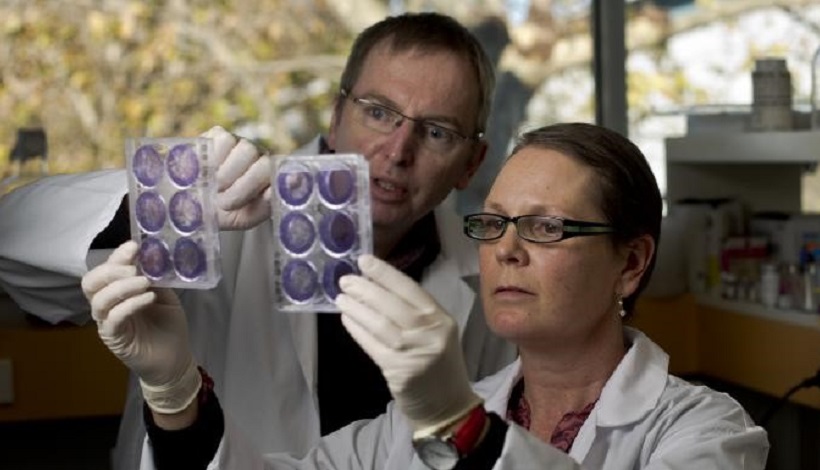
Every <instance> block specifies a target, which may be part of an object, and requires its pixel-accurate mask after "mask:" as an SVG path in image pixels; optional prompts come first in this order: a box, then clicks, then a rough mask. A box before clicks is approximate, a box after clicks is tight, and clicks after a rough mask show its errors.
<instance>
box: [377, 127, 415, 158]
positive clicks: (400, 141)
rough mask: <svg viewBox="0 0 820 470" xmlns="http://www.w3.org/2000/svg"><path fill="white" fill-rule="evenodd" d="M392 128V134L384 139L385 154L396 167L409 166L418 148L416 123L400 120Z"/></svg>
mask: <svg viewBox="0 0 820 470" xmlns="http://www.w3.org/2000/svg"><path fill="white" fill-rule="evenodd" d="M394 126H395V128H394V130H393V132H391V133H390V134H388V135H387V137H386V139H387V140H386V142H385V148H384V150H385V154H386V155H387V157H388V158H389V159H390V161H391V162H393V163H394V164H395V165H397V166H410V165H412V164H413V162H414V161H415V154H416V152H417V151H418V148H419V143H418V134H417V132H416V123H415V122H413V121H411V120H409V119H404V118H402V119H401V120H399V121H396V123H395V124H394Z"/></svg>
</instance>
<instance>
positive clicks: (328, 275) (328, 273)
mask: <svg viewBox="0 0 820 470" xmlns="http://www.w3.org/2000/svg"><path fill="white" fill-rule="evenodd" d="M355 272H356V268H354V267H353V265H352V264H351V263H350V262H348V261H345V260H340V259H332V260H330V261H328V262H327V263H325V268H324V270H323V272H322V288H323V289H324V291H325V295H327V297H328V298H329V299H330V300H335V299H336V296H337V295H339V293H340V292H341V289H339V279H341V277H342V276H344V275H346V274H353V273H355Z"/></svg>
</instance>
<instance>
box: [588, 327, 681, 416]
mask: <svg viewBox="0 0 820 470" xmlns="http://www.w3.org/2000/svg"><path fill="white" fill-rule="evenodd" d="M624 340H625V341H626V342H627V344H631V345H632V346H631V347H630V348H629V350H628V351H627V352H626V355H625V356H624V358H623V359H622V360H621V362H620V364H618V367H616V368H615V371H614V372H613V373H612V376H611V377H610V378H609V380H608V381H607V383H606V384H605V385H604V388H603V390H601V397H600V398H599V399H598V404H597V405H596V408H597V410H596V411H595V413H594V415H595V417H596V424H597V425H598V426H602V427H614V426H624V425H627V424H630V423H633V422H635V421H638V420H639V419H641V418H642V417H644V416H645V415H646V414H647V413H649V411H651V410H652V409H653V408H655V406H656V405H657V403H658V400H659V399H660V397H661V394H662V393H663V390H664V388H665V387H666V381H667V378H668V376H669V356H668V355H667V354H666V353H665V352H664V351H663V350H662V349H661V348H660V347H659V346H658V345H656V344H655V343H653V342H652V341H651V340H650V339H649V338H647V337H646V335H644V334H643V333H641V332H640V331H638V330H636V329H634V328H629V327H625V328H624Z"/></svg>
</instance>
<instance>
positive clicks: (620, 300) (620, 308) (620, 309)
mask: <svg viewBox="0 0 820 470" xmlns="http://www.w3.org/2000/svg"><path fill="white" fill-rule="evenodd" d="M618 315H620V316H621V318H623V317H625V316H626V310H624V299H623V298H622V297H620V296H618Z"/></svg>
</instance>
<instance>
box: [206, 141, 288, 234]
mask: <svg viewBox="0 0 820 470" xmlns="http://www.w3.org/2000/svg"><path fill="white" fill-rule="evenodd" d="M202 136H203V137H209V138H211V139H213V141H214V153H215V154H216V161H217V162H218V165H219V166H218V167H217V170H216V185H217V196H216V205H217V217H218V220H219V228H220V229H222V230H245V229H248V228H251V227H255V226H257V225H259V223H261V222H262V221H264V220H266V219H268V218H270V212H271V208H270V198H271V187H270V179H271V172H272V171H273V170H272V166H271V158H270V155H268V154H267V153H265V151H264V150H263V149H259V148H257V147H256V146H255V145H254V144H252V143H251V142H250V141H248V140H246V139H237V138H236V137H235V136H234V135H233V134H231V133H230V132H228V131H226V130H225V129H223V128H221V127H219V126H215V127H212V128H211V129H209V130H208V131H207V132H205V133H204V134H202Z"/></svg>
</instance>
